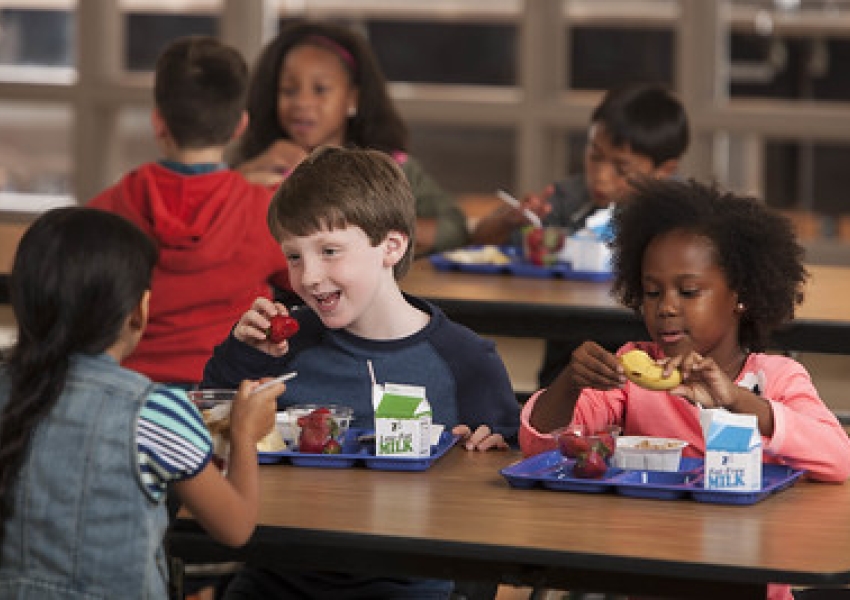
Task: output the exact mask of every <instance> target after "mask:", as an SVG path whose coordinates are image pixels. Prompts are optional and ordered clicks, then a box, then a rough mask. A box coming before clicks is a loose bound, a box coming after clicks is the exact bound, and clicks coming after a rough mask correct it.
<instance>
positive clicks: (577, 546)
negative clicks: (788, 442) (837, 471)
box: [169, 448, 850, 600]
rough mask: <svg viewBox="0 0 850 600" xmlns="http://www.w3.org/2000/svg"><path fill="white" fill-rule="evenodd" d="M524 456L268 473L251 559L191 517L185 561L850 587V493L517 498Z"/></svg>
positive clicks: (644, 585)
mask: <svg viewBox="0 0 850 600" xmlns="http://www.w3.org/2000/svg"><path fill="white" fill-rule="evenodd" d="M519 458H520V456H519V454H518V453H517V452H514V451H511V452H488V453H480V452H474V453H470V452H466V451H465V450H463V449H460V448H454V449H452V450H450V451H449V452H448V453H447V454H446V455H445V456H444V457H443V458H441V459H439V460H437V461H436V462H435V463H434V464H433V465H432V466H431V468H430V469H429V470H427V471H424V472H388V471H377V470H371V469H366V468H362V467H353V468H348V469H316V468H306V467H296V466H289V465H266V466H263V467H261V469H260V471H261V473H260V475H261V485H262V500H261V503H262V506H261V510H260V517H259V526H258V528H257V530H256V532H255V534H254V536H253V538H252V539H251V541H250V542H249V543H248V544H247V545H246V546H245V547H243V548H241V549H238V550H230V549H226V548H224V547H221V546H219V545H217V544H215V543H214V542H212V541H211V540H210V538H209V537H207V535H206V534H204V533H203V532H202V531H201V530H200V529H199V528H198V526H197V525H196V524H195V522H194V521H193V520H191V518H188V517H185V516H182V517H181V518H180V519H178V520H177V522H176V524H175V527H174V528H173V529H172V531H171V533H170V539H169V542H170V544H171V548H172V552H173V553H174V554H175V555H177V556H179V557H182V558H183V559H184V560H185V561H187V562H190V563H191V562H204V561H218V560H225V561H226V560H249V561H251V562H252V563H255V564H260V565H262V564H266V565H277V566H278V567H284V568H292V569H319V570H328V569H332V570H337V571H339V570H343V571H347V572H352V573H364V574H384V575H410V576H414V575H416V576H430V577H438V578H455V579H466V580H485V581H496V580H498V581H501V582H506V583H511V584H516V585H531V586H541V587H549V588H558V589H573V590H588V591H589V590H595V591H607V592H613V593H639V594H652V595H667V596H677V595H678V597H687V598H724V599H733V598H759V599H760V600H763V599H764V598H765V586H766V584H767V583H768V582H784V583H790V584H796V585H803V586H808V585H813V586H829V585H841V584H846V583H848V582H850V535H848V533H847V531H848V530H847V528H848V524H850V486H848V485H836V484H823V483H812V482H808V481H803V480H801V481H798V482H797V483H796V484H795V485H794V486H793V487H791V488H789V489H786V490H784V491H781V492H778V493H776V494H774V495H772V496H769V497H768V498H766V499H764V500H762V501H761V502H759V503H756V504H752V505H744V506H741V505H720V504H710V503H700V502H696V501H694V500H690V499H680V500H655V499H636V498H628V497H625V496H619V495H617V494H614V493H604V494H596V493H581V492H561V491H550V490H544V489H514V488H511V487H510V486H508V484H507V482H506V481H505V480H504V479H503V478H502V476H501V475H500V474H499V469H500V468H502V467H505V466H507V465H508V464H510V463H512V462H513V461H516V460H518V459H519Z"/></svg>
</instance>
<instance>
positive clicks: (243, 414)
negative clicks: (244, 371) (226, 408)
mask: <svg viewBox="0 0 850 600" xmlns="http://www.w3.org/2000/svg"><path fill="white" fill-rule="evenodd" d="M266 380H268V379H266ZM259 384H260V382H256V381H243V382H242V384H241V385H240V386H239V391H238V392H237V393H236V397H234V398H233V406H232V407H231V409H230V438H231V442H232V443H234V444H240V443H245V444H251V445H254V446H255V445H256V444H257V442H259V441H260V440H261V439H263V437H265V435H266V434H267V433H268V432H270V431H271V430H272V428H273V427H274V426H275V413H276V411H277V397H278V396H280V395H281V394H282V393H283V392H284V391H285V390H286V384H285V383H278V384H276V385H272V386H270V387H268V388H266V389H264V390H261V391H259V392H257V393H256V394H255V393H253V392H254V390H255V389H256V388H257V387H258V386H259Z"/></svg>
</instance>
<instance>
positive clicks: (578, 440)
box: [552, 425, 620, 458]
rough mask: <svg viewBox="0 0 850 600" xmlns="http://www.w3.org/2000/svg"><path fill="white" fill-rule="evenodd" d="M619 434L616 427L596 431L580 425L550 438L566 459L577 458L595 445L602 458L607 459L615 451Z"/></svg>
mask: <svg viewBox="0 0 850 600" xmlns="http://www.w3.org/2000/svg"><path fill="white" fill-rule="evenodd" d="M619 434H620V427H619V426H618V425H609V426H607V427H604V428H602V429H600V430H596V431H593V430H589V429H588V428H586V427H584V426H582V425H569V426H567V427H562V428H561V429H556V430H555V431H553V432H552V436H553V437H554V438H555V441H556V442H557V443H558V449H559V450H560V451H561V454H563V455H564V456H566V457H567V458H578V457H579V456H581V455H582V454H585V453H587V452H589V451H590V450H591V448H592V447H594V446H597V445H599V446H600V448H599V450H600V451H601V452H602V454H603V457H604V458H608V457H609V456H611V455H612V454H613V453H614V450H615V449H616V445H617V436H618V435H619Z"/></svg>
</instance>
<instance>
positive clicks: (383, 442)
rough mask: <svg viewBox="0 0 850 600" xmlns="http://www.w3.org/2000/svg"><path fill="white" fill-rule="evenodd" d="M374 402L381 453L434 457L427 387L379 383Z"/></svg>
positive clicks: (376, 429)
mask: <svg viewBox="0 0 850 600" xmlns="http://www.w3.org/2000/svg"><path fill="white" fill-rule="evenodd" d="M372 404H373V406H374V407H375V454H376V455H377V456H409V457H417V458H421V457H427V456H431V405H430V404H429V403H428V399H427V398H426V397H425V388H424V387H421V386H416V385H401V384H396V383H385V384H383V385H379V384H375V385H374V386H373V388H372Z"/></svg>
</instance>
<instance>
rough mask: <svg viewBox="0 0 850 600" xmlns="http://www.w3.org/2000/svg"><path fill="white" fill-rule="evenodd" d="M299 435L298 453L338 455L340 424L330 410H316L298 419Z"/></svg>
mask: <svg viewBox="0 0 850 600" xmlns="http://www.w3.org/2000/svg"><path fill="white" fill-rule="evenodd" d="M297 422H298V426H299V427H300V428H301V433H300V434H299V436H298V451H299V452H308V453H312V454H339V453H340V452H342V446H341V445H340V443H339V439H338V438H339V437H340V434H341V430H340V424H339V423H338V422H337V420H336V419H335V418H334V416H333V415H332V414H331V411H330V409H328V408H325V407H321V408H317V409H315V410H314V411H312V412H311V413H309V414H308V415H305V416H303V417H298V421H297Z"/></svg>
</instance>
